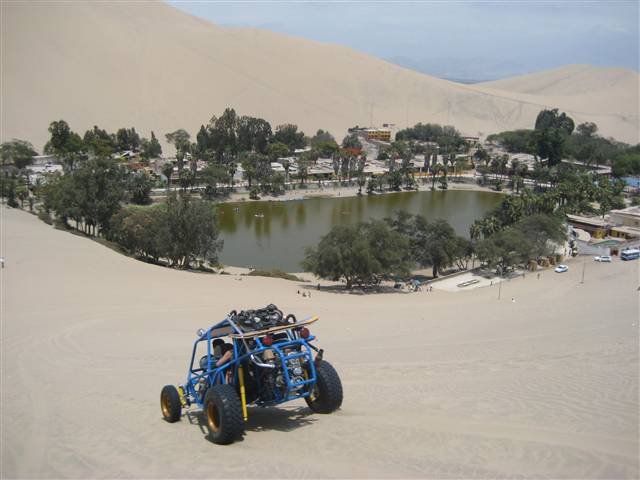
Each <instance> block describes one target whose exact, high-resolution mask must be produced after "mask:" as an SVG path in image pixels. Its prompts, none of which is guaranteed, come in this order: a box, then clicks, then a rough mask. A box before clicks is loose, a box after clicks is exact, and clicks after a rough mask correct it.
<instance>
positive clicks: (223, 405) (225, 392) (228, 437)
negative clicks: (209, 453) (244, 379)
mask: <svg viewBox="0 0 640 480" xmlns="http://www.w3.org/2000/svg"><path fill="white" fill-rule="evenodd" d="M203 413H204V417H205V420H206V425H207V429H208V430H209V435H210V437H211V440H212V441H213V443H217V444H219V445H228V444H229V443H231V442H233V441H234V440H235V439H236V438H237V437H239V436H240V435H241V434H242V431H243V430H244V420H243V417H242V404H241V403H240V398H239V397H238V394H237V393H236V391H235V390H234V389H233V387H232V386H231V385H226V384H222V385H214V386H213V387H211V388H210V389H209V390H207V394H206V395H205V397H204V408H203Z"/></svg>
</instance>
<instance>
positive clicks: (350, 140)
mask: <svg viewBox="0 0 640 480" xmlns="http://www.w3.org/2000/svg"><path fill="white" fill-rule="evenodd" d="M342 147H343V148H362V143H361V142H360V139H359V138H358V136H357V135H355V134H351V135H347V136H346V137H344V138H343V139H342Z"/></svg>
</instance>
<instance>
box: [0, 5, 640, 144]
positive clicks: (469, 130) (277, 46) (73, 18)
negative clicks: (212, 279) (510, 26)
mask: <svg viewBox="0 0 640 480" xmlns="http://www.w3.org/2000/svg"><path fill="white" fill-rule="evenodd" d="M1 5H2V6H1V8H2V112H1V115H2V129H1V132H0V134H1V136H2V138H3V139H8V138H11V137H18V138H25V139H28V140H31V141H32V142H33V143H34V144H35V145H36V146H37V147H38V148H40V147H42V145H43V144H44V143H45V141H46V140H47V137H48V134H47V127H48V125H49V123H50V122H51V121H52V120H54V119H59V118H64V119H65V120H67V121H68V122H69V123H70V124H71V126H72V128H74V129H75V130H77V131H80V132H81V133H82V132H84V131H85V130H86V129H87V128H90V127H91V126H93V125H94V124H98V125H100V126H102V127H104V128H108V129H109V130H115V129H116V128H119V127H122V126H132V125H133V126H136V127H137V128H138V130H140V131H141V132H142V133H143V134H145V135H149V131H150V130H155V132H156V134H158V136H159V137H161V138H163V136H164V133H166V132H169V131H172V130H175V129H176V128H187V129H188V130H189V131H190V132H191V133H192V134H194V135H195V133H196V131H197V129H198V127H199V126H200V125H201V124H202V123H206V122H207V121H208V120H209V118H210V117H211V115H212V114H216V115H219V114H220V113H221V112H222V111H223V109H224V108H225V107H227V106H233V107H235V108H236V110H237V111H238V112H239V113H241V114H252V115H258V116H262V117H264V118H267V119H268V120H269V121H270V122H272V124H274V125H277V124H279V123H283V122H294V123H297V124H299V125H300V126H301V127H302V128H303V129H304V130H305V131H306V132H307V133H313V132H315V130H316V129H318V128H324V129H329V130H330V131H332V132H334V134H335V135H336V136H338V137H340V138H341V137H342V135H344V133H345V130H346V129H347V128H348V127H350V126H353V125H355V124H360V125H367V124H369V123H370V121H371V119H372V120H373V123H374V124H378V125H380V124H382V123H396V124H398V126H400V127H402V126H405V125H408V124H410V125H413V124H414V123H416V122H418V121H423V122H437V123H444V124H453V125H456V126H457V127H458V128H459V129H460V130H461V131H462V132H463V133H466V134H481V135H482V134H488V133H493V132H496V131H501V130H505V129H511V128H525V127H531V125H532V124H533V122H534V120H535V116H536V115H537V113H538V112H539V111H540V110H541V109H542V108H547V107H559V108H561V109H563V110H566V111H568V112H569V113H570V114H571V115H572V116H573V117H574V118H575V119H576V120H577V121H578V122H581V121H585V120H593V121H596V122H597V123H598V125H599V126H600V130H601V133H602V134H604V135H611V136H614V137H616V138H618V139H621V140H625V141H628V142H634V143H635V142H638V131H639V129H640V128H639V125H640V123H639V120H638V101H637V99H638V91H637V83H638V82H637V74H635V83H634V80H633V79H631V80H630V81H626V82H622V83H615V82H614V84H612V85H609V83H610V82H609V79H610V78H611V77H612V76H613V77H616V76H617V75H618V73H616V72H617V70H616V71H612V70H609V69H595V68H592V69H591V70H590V71H589V72H587V73H585V75H583V76H582V77H578V78H574V79H573V80H571V79H570V80H567V81H566V82H565V81H564V80H563V78H564V77H567V76H568V77H571V74H570V73H571V72H569V73H567V74H566V75H564V74H563V73H562V71H560V73H554V74H553V75H552V76H553V79H552V82H551V83H553V82H556V81H557V82H561V83H562V84H563V85H564V87H563V88H562V89H561V90H560V91H554V90H553V89H551V90H550V91H549V92H548V93H546V92H543V93H538V92H537V91H534V92H532V91H531V89H524V90H522V92H524V93H522V92H521V91H520V90H518V89H515V90H513V91H509V89H508V88H506V89H504V90H503V89H500V88H496V86H495V85H480V86H470V85H462V84H456V83H453V82H449V81H445V80H440V79H437V78H434V77H430V76H427V75H423V74H420V73H417V72H414V71H410V70H406V69H403V68H401V67H398V66H396V65H392V64H390V63H387V62H384V61H381V60H379V59H376V58H373V57H370V56H367V55H364V54H361V53H358V52H356V51H353V50H350V49H347V48H344V47H340V46H337V45H329V44H321V43H317V42H312V41H308V40H303V39H300V38H293V37H288V36H285V35H281V34H276V33H273V32H268V31H263V30H257V29H241V28H222V27H218V26H216V25H212V24H210V23H208V22H205V21H203V20H201V19H198V18H194V17H191V16H189V15H187V14H185V13H183V12H180V11H178V10H176V9H174V8H172V7H170V6H168V5H165V4H162V3H149V2H118V3H112V2H96V3H90V2H37V3H29V2H2V4H1ZM569 70H571V68H570V69H569ZM541 75H542V76H543V77H544V76H546V75H548V74H547V73H546V72H543V73H542V74H541ZM585 76H586V77H587V79H589V78H593V81H590V80H589V82H590V83H588V85H589V87H590V88H588V89H584V88H583V85H584V84H585ZM556 77H558V79H557V80H555V78H556ZM616 78H617V77H616ZM608 82H609V83H608ZM594 84H595V85H597V86H598V88H593V85H594ZM634 86H635V88H634ZM600 87H601V88H600ZM576 91H577V92H580V95H574V92H576Z"/></svg>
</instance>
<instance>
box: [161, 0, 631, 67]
mask: <svg viewBox="0 0 640 480" xmlns="http://www.w3.org/2000/svg"><path fill="white" fill-rule="evenodd" d="M169 3H171V4H172V5H174V6H176V7H178V8H180V9H182V10H185V11H187V12H189V13H191V14H193V15H197V16H200V17H203V18H206V19H208V20H210V21H212V22H214V23H217V24H219V25H224V26H252V27H259V28H265V29H269V30H273V31H276V32H281V33H286V34H291V35H296V36H301V37H306V38H310V39H313V40H319V41H322V42H330V43H338V44H342V45H346V46H349V47H352V48H355V49H357V50H360V51H363V52H366V53H369V54H372V55H375V56H377V57H380V58H384V59H394V60H396V61H398V62H399V63H403V64H405V65H408V66H413V67H414V68H418V69H422V70H431V71H432V73H434V74H438V75H441V76H460V77H461V78H462V77H474V76H476V77H481V78H484V77H487V76H504V75H508V74H516V73H524V72H526V71H535V70H540V69H543V68H551V67H555V66H560V65H565V64H570V63H589V64H593V65H600V66H623V67H628V68H632V69H634V70H638V63H639V59H638V57H639V33H638V24H639V23H640V18H639V15H640V12H639V4H640V2H639V1H638V0H634V1H626V2H625V1H617V2H616V1H603V2H579V1H571V2H548V1H534V2H515V1H511V2H462V1H458V2H452V1H447V2H444V1H422V2H417V1H414V2H400V1H398V2H355V1H351V2H342V1H340V2H285V1H269V2H260V1H246V2H245V1H240V2H239V1H236V2H225V1H222V2H180V1H170V2H169ZM492 72H494V75H492Z"/></svg>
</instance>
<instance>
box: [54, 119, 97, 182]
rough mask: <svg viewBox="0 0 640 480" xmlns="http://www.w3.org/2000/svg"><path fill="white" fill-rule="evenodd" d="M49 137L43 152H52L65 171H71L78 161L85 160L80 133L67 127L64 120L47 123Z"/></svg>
mask: <svg viewBox="0 0 640 480" xmlns="http://www.w3.org/2000/svg"><path fill="white" fill-rule="evenodd" d="M49 133H50V134H51V138H50V139H49V141H48V142H47V144H46V145H45V147H44V150H45V153H47V154H54V155H55V156H56V157H58V158H59V159H60V160H62V163H63V165H64V166H65V168H66V169H67V171H72V170H73V169H74V168H75V167H76V165H77V163H78V162H79V161H83V160H86V158H87V157H86V147H85V145H84V142H83V141H82V138H80V135H78V134H77V133H75V132H73V131H72V130H71V129H70V128H69V124H68V123H67V122H65V121H64V120H58V121H56V122H51V124H50V125H49Z"/></svg>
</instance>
